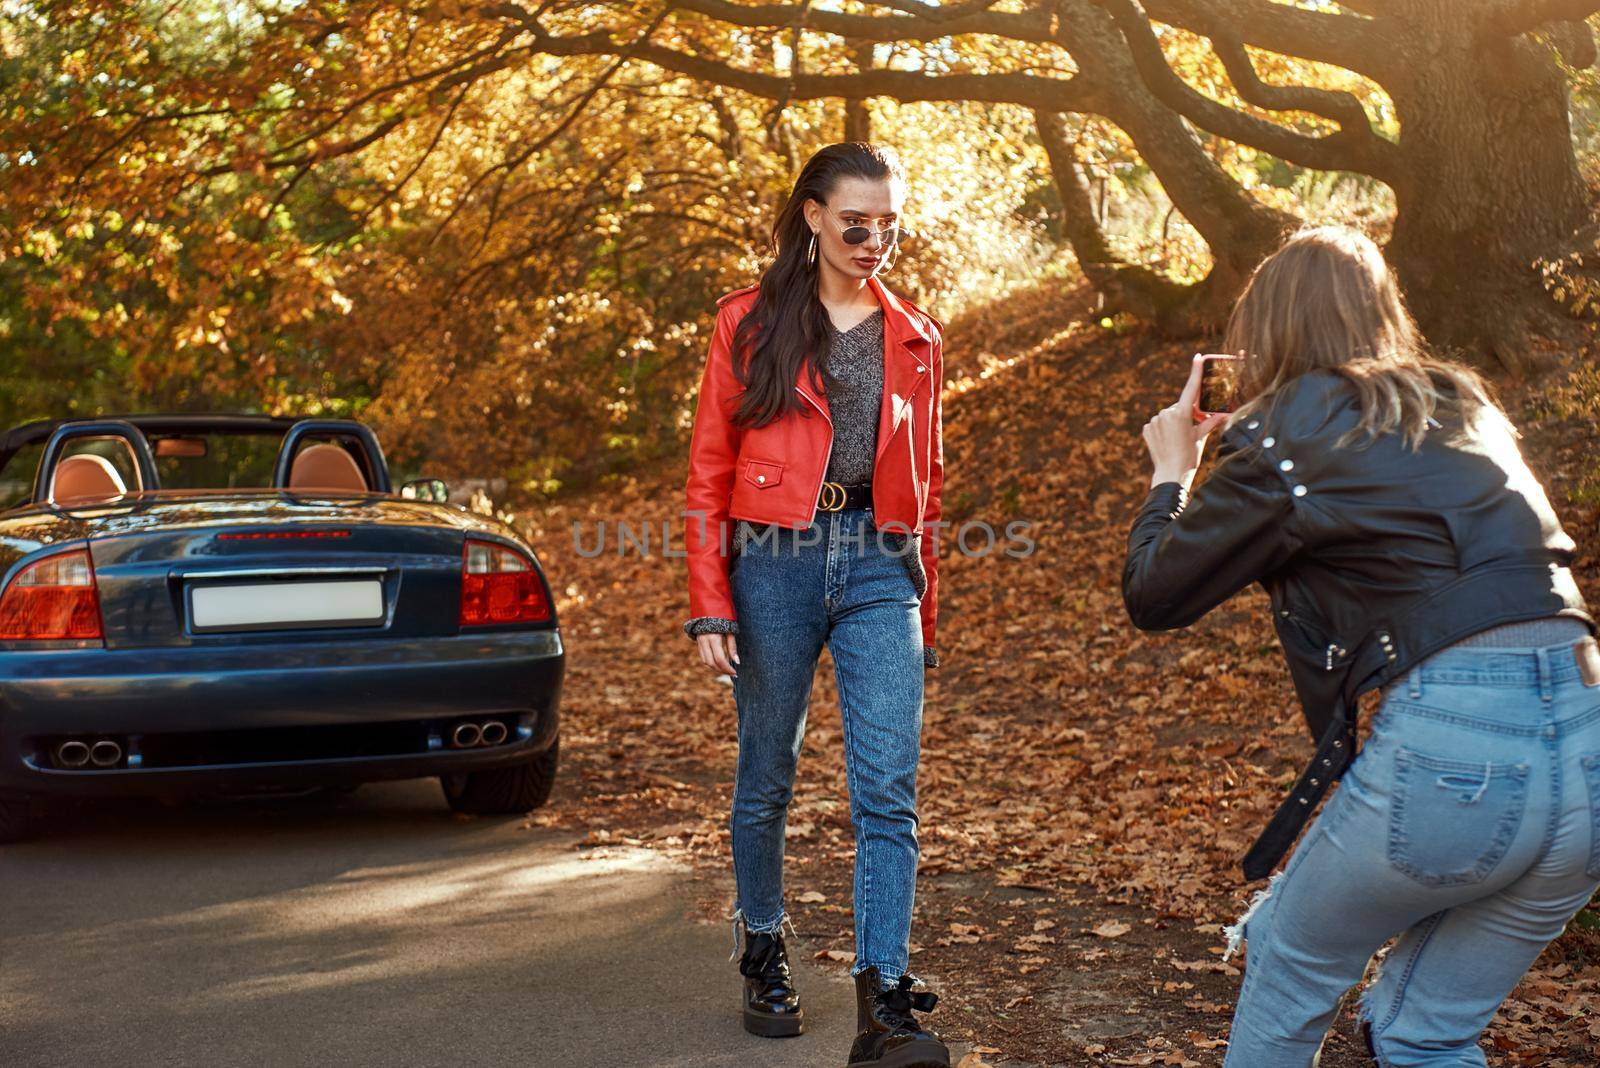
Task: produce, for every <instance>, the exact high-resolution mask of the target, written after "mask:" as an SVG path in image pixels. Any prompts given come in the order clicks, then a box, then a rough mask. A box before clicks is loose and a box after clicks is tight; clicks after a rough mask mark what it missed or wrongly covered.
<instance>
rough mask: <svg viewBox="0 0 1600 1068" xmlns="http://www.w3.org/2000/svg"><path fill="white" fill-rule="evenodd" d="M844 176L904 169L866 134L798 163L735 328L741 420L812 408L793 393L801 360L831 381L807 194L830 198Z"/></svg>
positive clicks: (897, 174) (765, 419)
mask: <svg viewBox="0 0 1600 1068" xmlns="http://www.w3.org/2000/svg"><path fill="white" fill-rule="evenodd" d="M842 178H866V179H876V180H882V179H900V180H902V181H903V180H904V179H905V171H904V169H903V168H902V167H901V166H900V158H899V157H898V156H896V155H895V153H894V150H893V149H891V148H889V147H887V146H884V145H872V144H868V143H867V142H865V141H844V142H841V143H839V144H836V145H828V146H827V147H826V148H822V149H818V150H817V152H816V154H815V155H813V156H812V157H811V158H810V159H808V160H806V165H805V166H804V167H802V168H800V177H798V178H796V179H795V183H794V189H793V190H791V191H790V193H789V200H788V202H787V203H785V204H784V206H783V210H782V211H781V212H779V213H778V219H777V221H776V222H774V223H773V224H772V246H773V251H774V253H775V258H774V259H773V261H772V263H771V264H770V265H769V266H768V267H767V269H766V270H765V271H763V272H761V289H760V291H759V292H758V293H757V295H756V302H755V304H754V305H753V306H752V307H751V309H750V311H749V312H747V313H746V314H745V317H744V318H743V319H742V320H740V322H739V328H738V330H736V331H735V332H734V343H733V351H734V360H733V368H734V374H735V376H736V377H737V378H738V379H739V381H740V382H741V383H743V384H744V386H745V389H744V393H743V394H742V396H741V399H740V401H739V409H738V411H737V412H735V413H734V417H733V423H734V425H735V426H738V427H741V428H744V429H749V428H752V427H759V426H765V425H766V424H768V423H770V422H772V421H773V420H774V419H778V418H780V417H782V416H783V415H785V414H786V413H788V412H790V411H793V410H795V409H797V408H804V409H808V410H809V407H810V406H809V405H807V404H806V402H805V401H804V400H802V399H801V398H800V397H797V396H795V392H794V382H795V379H796V378H797V377H798V376H799V373H800V369H801V367H802V366H804V367H805V368H806V369H807V371H808V373H809V374H810V376H811V381H812V382H813V383H817V384H818V385H819V386H820V388H822V389H823V390H826V388H827V386H828V384H829V382H830V379H831V376H829V374H828V371H827V362H826V358H827V352H828V343H829V332H830V329H831V327H832V325H833V324H832V321H831V320H830V319H829V318H828V310H827V309H826V308H824V307H823V306H822V301H821V299H820V298H819V297H818V296H817V276H818V274H819V273H820V272H819V269H818V267H817V266H815V265H813V264H812V263H811V262H809V261H810V257H809V255H808V254H807V250H808V248H809V246H810V244H811V238H812V234H811V227H809V226H808V225H806V216H805V205H806V201H808V200H815V201H818V202H819V203H822V204H826V203H827V202H828V198H829V197H830V196H832V195H833V191H834V189H835V187H837V185H838V184H839V180H840V179H842ZM818 258H819V260H820V253H819V257H818Z"/></svg>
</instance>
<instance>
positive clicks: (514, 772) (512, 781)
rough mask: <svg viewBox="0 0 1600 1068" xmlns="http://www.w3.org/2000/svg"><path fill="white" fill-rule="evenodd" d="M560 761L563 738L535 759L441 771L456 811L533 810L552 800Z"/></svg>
mask: <svg viewBox="0 0 1600 1068" xmlns="http://www.w3.org/2000/svg"><path fill="white" fill-rule="evenodd" d="M560 761H561V742H560V739H557V740H556V741H554V742H552V743H550V748H549V749H546V750H545V751H544V752H542V753H540V754H539V755H538V756H536V757H534V758H533V759H532V760H528V761H524V762H523V763H521V764H515V765H512V766H511V767H509V768H491V769H489V770H488V771H469V772H463V773H461V774H456V775H441V776H439V783H440V785H441V786H443V787H444V799H445V800H446V801H448V802H449V803H450V807H451V808H452V809H454V810H455V811H457V812H466V813H471V814H472V815H474V816H505V815H514V814H516V813H520V812H531V811H532V810H533V809H536V808H540V807H542V806H543V805H544V803H545V802H546V801H548V800H550V791H551V789H553V788H554V787H555V784H556V765H557V764H559V763H560Z"/></svg>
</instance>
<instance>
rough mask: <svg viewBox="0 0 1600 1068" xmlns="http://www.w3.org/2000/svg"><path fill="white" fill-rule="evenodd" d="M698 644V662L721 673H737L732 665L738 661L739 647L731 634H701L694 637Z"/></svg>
mask: <svg viewBox="0 0 1600 1068" xmlns="http://www.w3.org/2000/svg"><path fill="white" fill-rule="evenodd" d="M695 640H696V642H698V643H699V646H700V662H701V663H702V664H704V665H705V666H706V667H708V668H711V669H712V670H713V671H715V672H717V673H718V674H721V675H737V674H739V673H738V672H737V671H735V670H734V667H733V665H734V664H737V663H738V662H739V649H738V645H737V643H736V641H735V638H734V635H732V634H702V635H700V637H699V638H697V639H695Z"/></svg>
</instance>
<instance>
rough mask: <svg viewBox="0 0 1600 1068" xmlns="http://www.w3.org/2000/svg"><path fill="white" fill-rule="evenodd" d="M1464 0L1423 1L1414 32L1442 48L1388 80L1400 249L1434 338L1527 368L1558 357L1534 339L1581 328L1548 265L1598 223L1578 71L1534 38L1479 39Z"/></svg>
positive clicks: (1403, 270) (1516, 369)
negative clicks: (1574, 125)
mask: <svg viewBox="0 0 1600 1068" xmlns="http://www.w3.org/2000/svg"><path fill="white" fill-rule="evenodd" d="M1458 4H1459V0H1426V2H1425V3H1417V4H1415V5H1414V7H1413V8H1412V14H1411V15H1410V16H1409V18H1410V19H1415V20H1416V21H1415V24H1414V25H1413V26H1411V27H1407V29H1408V31H1409V33H1408V35H1413V36H1414V39H1416V40H1424V41H1432V42H1435V44H1434V47H1431V48H1426V49H1423V50H1421V51H1422V55H1423V56H1426V59H1427V61H1426V62H1424V63H1419V64H1418V65H1417V67H1416V68H1415V73H1416V76H1415V77H1414V78H1411V79H1408V80H1403V81H1401V82H1398V83H1396V84H1391V85H1389V86H1388V88H1389V90H1390V93H1391V94H1392V96H1393V98H1394V101H1395V106H1396V108H1397V109H1398V112H1399V116H1400V149H1401V153H1402V167H1401V175H1400V176H1399V177H1398V178H1397V180H1396V181H1395V182H1394V183H1393V184H1394V191H1395V198H1396V203H1397V212H1396V217H1395V226H1394V237H1393V240H1392V241H1391V242H1390V244H1389V248H1388V255H1389V259H1390V262H1391V263H1392V264H1393V265H1394V266H1395V268H1396V270H1397V271H1398V273H1399V275H1400V279H1401V282H1402V284H1403V286H1404V287H1405V291H1406V297H1407V300H1408V301H1409V303H1410V305H1411V307H1412V310H1413V311H1414V312H1415V313H1416V315H1417V318H1418V319H1419V321H1420V322H1421V324H1422V326H1423V329H1424V330H1425V331H1426V333H1427V334H1428V336H1429V338H1430V339H1431V340H1432V341H1434V342H1435V343H1436V344H1437V345H1439V346H1441V347H1442V348H1445V349H1447V350H1448V349H1454V350H1459V351H1462V352H1465V353H1467V354H1469V355H1470V356H1472V357H1475V358H1476V359H1477V360H1479V361H1480V362H1486V363H1498V364H1499V365H1500V366H1501V367H1503V368H1505V369H1506V370H1508V371H1510V372H1512V373H1513V374H1517V375H1522V374H1527V373H1529V372H1532V371H1537V370H1539V369H1541V368H1542V367H1543V366H1544V365H1546V364H1547V363H1548V357H1546V356H1541V355H1540V354H1539V353H1538V352H1537V351H1536V350H1535V349H1534V348H1533V347H1532V346H1531V345H1530V344H1529V340H1530V335H1533V334H1544V335H1547V336H1550V335H1555V336H1560V335H1561V334H1562V333H1564V332H1565V330H1566V328H1567V324H1568V323H1570V320H1569V319H1568V318H1567V317H1566V316H1565V315H1564V314H1563V313H1562V312H1561V311H1560V309H1559V308H1558V307H1557V306H1556V305H1555V303H1554V302H1553V301H1552V300H1551V299H1550V298H1549V296H1547V295H1546V294H1545V292H1544V290H1543V288H1542V287H1541V285H1540V283H1539V277H1538V271H1537V269H1536V268H1535V267H1534V263H1535V261H1536V260H1538V259H1540V258H1542V257H1555V256H1559V255H1560V254H1561V253H1562V252H1563V251H1564V250H1565V249H1566V247H1567V245H1568V243H1569V242H1570V241H1571V240H1572V238H1573V235H1574V233H1575V232H1576V231H1577V230H1579V229H1580V228H1582V227H1583V226H1584V225H1585V223H1586V221H1587V209H1586V196H1585V190H1584V184H1583V180H1582V178H1581V176H1580V174H1579V171H1578V164H1577V159H1576V155H1575V152H1574V149H1573V144H1572V132H1571V128H1570V125H1569V119H1568V87H1567V79H1566V75H1565V73H1564V72H1563V71H1562V69H1561V67H1560V66H1559V64H1558V63H1557V62H1556V58H1555V56H1554V54H1553V52H1552V49H1551V48H1550V47H1549V46H1547V45H1542V44H1540V43H1539V42H1537V41H1535V40H1533V39H1531V38H1529V37H1514V38H1506V37H1500V36H1496V37H1482V38H1479V39H1474V36H1475V35H1474V31H1473V26H1472V24H1471V21H1470V20H1465V19H1462V18H1461V17H1460V11H1459V9H1458V7H1457V5H1458Z"/></svg>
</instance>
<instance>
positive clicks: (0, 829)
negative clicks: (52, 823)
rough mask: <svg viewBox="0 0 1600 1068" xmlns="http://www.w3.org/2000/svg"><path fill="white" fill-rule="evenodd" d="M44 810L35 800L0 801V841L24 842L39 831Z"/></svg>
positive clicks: (42, 821)
mask: <svg viewBox="0 0 1600 1068" xmlns="http://www.w3.org/2000/svg"><path fill="white" fill-rule="evenodd" d="M43 823H44V810H43V809H42V808H41V807H40V806H39V804H38V802H36V801H26V800H23V801H17V800H7V801H0V842H24V841H27V840H28V839H29V838H32V837H34V836H35V835H37V834H38V833H39V829H40V827H41V825H42V824H43Z"/></svg>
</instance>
